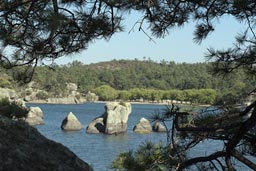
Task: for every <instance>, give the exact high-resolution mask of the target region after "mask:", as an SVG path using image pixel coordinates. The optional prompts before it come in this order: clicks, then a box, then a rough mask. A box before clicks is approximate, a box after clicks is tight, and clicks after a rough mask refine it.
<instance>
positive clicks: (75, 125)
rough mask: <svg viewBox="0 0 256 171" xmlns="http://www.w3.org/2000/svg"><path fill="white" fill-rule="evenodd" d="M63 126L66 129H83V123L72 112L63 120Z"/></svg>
mask: <svg viewBox="0 0 256 171" xmlns="http://www.w3.org/2000/svg"><path fill="white" fill-rule="evenodd" d="M61 128H62V129H63V130H65V131H78V130H81V129H82V124H81V123H80V121H79V120H78V119H77V118H76V116H75V115H74V114H73V113H72V112H70V113H69V114H68V115H67V116H66V118H65V119H64V120H63V121H62V124H61Z"/></svg>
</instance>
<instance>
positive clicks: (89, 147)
mask: <svg viewBox="0 0 256 171" xmlns="http://www.w3.org/2000/svg"><path fill="white" fill-rule="evenodd" d="M104 105H105V104H104V103H85V104H75V105H61V104H27V106H38V107H40V108H41V109H42V111H43V113H44V122H45V124H44V125H40V126H37V128H38V130H39V131H40V132H41V133H42V134H43V135H44V136H46V137H47V138H49V139H51V140H54V141H56V142H59V143H62V144H63V145H65V146H66V147H68V148H69V149H70V150H71V151H73V152H74V153H75V154H76V155H77V156H78V157H80V158H81V159H82V160H84V161H86V162H87V163H89V164H90V165H91V166H92V167H93V169H94V170H95V171H110V170H111V169H109V166H110V164H111V162H112V161H113V160H114V158H115V157H116V156H117V155H118V154H119V153H120V152H125V151H128V150H129V149H136V148H137V147H138V146H139V145H140V144H141V143H144V142H146V141H152V142H162V143H164V144H166V134H165V133H151V134H136V133H133V131H132V129H133V127H134V126H135V125H136V123H137V122H138V121H139V120H140V118H141V117H145V118H149V117H150V116H151V115H152V114H153V113H154V112H155V111H159V110H163V109H165V106H164V105H141V104H133V105H132V113H131V115H130V116H129V121H128V131H127V133H125V134H120V135H104V134H87V133H86V127H87V125H88V124H89V123H90V121H92V120H93V119H94V118H95V117H98V116H100V115H101V114H102V113H103V112H104ZM69 112H73V113H74V114H75V115H76V117H77V118H78V120H79V121H80V122H81V123H82V125H83V129H82V130H81V131H77V132H65V131H62V130H61V128H60V126H61V123H62V120H63V119H64V118H65V117H66V115H67V114H68V113H69Z"/></svg>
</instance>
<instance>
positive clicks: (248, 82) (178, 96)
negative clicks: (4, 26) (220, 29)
mask: <svg viewBox="0 0 256 171" xmlns="http://www.w3.org/2000/svg"><path fill="white" fill-rule="evenodd" d="M110 66H111V67H110ZM211 66H212V63H197V64H186V63H182V64H175V63H174V62H166V63H165V65H162V64H161V63H156V62H153V61H151V60H150V59H149V60H147V61H139V60H113V61H110V62H102V63H97V64H90V65H85V64H82V63H79V62H78V61H77V62H76V61H74V62H73V63H70V64H68V65H63V66H58V65H56V66H55V67H54V68H53V69H54V70H52V69H49V68H47V67H45V66H40V67H38V68H37V69H36V71H35V75H34V77H33V81H34V82H36V83H37V84H36V87H35V88H37V89H41V90H44V91H47V92H48V93H49V95H50V96H54V97H55V96H58V97H59V96H65V95H67V90H66V84H67V83H70V82H72V83H75V84H77V85H78V91H80V92H81V93H83V92H86V91H92V92H93V90H94V89H96V88H98V87H100V86H103V85H108V86H110V87H113V88H114V89H115V90H116V91H118V94H119V97H118V98H119V99H122V100H136V99H140V98H143V99H144V100H146V101H154V100H156V101H157V100H161V99H172V100H178V101H191V102H193V103H207V104H212V103H214V102H215V100H214V97H215V96H216V97H217V102H219V103H224V102H225V103H227V100H228V99H227V98H229V99H231V98H232V102H235V103H240V102H241V97H244V96H245V95H246V92H247V90H248V89H253V86H254V85H255V83H256V80H255V79H254V78H251V79H247V78H246V75H245V72H244V71H243V70H238V71H237V72H236V73H233V74H231V75H230V76H228V77H226V78H225V79H223V78H222V77H216V76H213V75H211V74H209V72H208V68H210V67H211ZM150 68H154V70H150ZM13 70H15V69H13ZM117 73H118V74H117ZM13 74H15V72H14V73H13ZM49 75H51V77H49ZM107 75H108V76H107ZM109 75H111V76H109ZM104 76H106V77H104ZM121 77H122V79H121V80H119V79H120V78H121ZM155 80H158V83H159V82H161V85H165V86H159V85H160V84H153V83H154V82H155ZM161 90H163V91H162V92H161ZM203 91H204V92H205V93H206V92H207V91H208V93H209V92H210V91H215V92H212V93H210V94H209V99H206V98H205V99H204V100H202V98H201V97H202V96H200V94H205V93H203ZM131 93H132V94H131ZM230 94H232V96H230ZM205 96H207V94H205ZM199 98H200V99H201V100H199V101H198V99H199Z"/></svg>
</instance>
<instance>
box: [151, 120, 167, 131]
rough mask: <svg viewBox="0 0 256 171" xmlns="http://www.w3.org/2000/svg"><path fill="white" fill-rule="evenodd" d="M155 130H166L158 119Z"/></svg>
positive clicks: (154, 126)
mask: <svg viewBox="0 0 256 171" xmlns="http://www.w3.org/2000/svg"><path fill="white" fill-rule="evenodd" d="M153 131H154V132H166V128H165V127H164V126H163V125H162V124H161V123H160V122H159V121H156V122H155V123H154V125H153Z"/></svg>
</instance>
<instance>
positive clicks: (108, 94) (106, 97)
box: [95, 85, 118, 101]
mask: <svg viewBox="0 0 256 171" xmlns="http://www.w3.org/2000/svg"><path fill="white" fill-rule="evenodd" d="M95 93H96V94H97V95H98V96H99V100H103V101H111V100H115V99H116V98H117V97H118V94H117V91H116V90H115V89H113V88H112V87H110V86H108V85H103V86H100V87H98V88H96V89H95Z"/></svg>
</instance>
